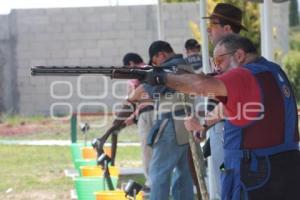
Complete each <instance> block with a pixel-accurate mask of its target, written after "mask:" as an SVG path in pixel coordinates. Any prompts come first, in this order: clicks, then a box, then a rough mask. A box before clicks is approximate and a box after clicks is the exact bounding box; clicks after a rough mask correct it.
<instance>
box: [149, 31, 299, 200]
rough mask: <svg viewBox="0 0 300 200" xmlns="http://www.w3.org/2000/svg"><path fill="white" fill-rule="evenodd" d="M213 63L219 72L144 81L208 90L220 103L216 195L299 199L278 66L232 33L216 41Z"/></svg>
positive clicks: (291, 118)
mask: <svg viewBox="0 0 300 200" xmlns="http://www.w3.org/2000/svg"><path fill="white" fill-rule="evenodd" d="M214 61H215V63H216V64H217V65H218V67H220V68H221V69H222V70H223V71H226V72H225V73H224V74H222V75H219V76H217V77H209V76H205V75H193V74H182V75H178V74H174V73H166V72H164V71H163V70H154V71H153V72H150V73H148V74H147V76H146V77H145V82H147V83H150V84H154V85H155V84H156V85H157V84H159V85H166V86H167V87H169V88H173V89H175V90H176V91H179V92H184V93H188V94H195V93H196V94H204V95H209V94H212V93H213V94H215V96H216V97H217V98H218V99H219V100H220V101H221V102H222V103H223V105H224V108H225V115H226V122H225V132H224V144H223V148H224V165H223V167H222V168H221V171H222V199H226V200H227V199H228V200H229V199H230V200H231V199H234V200H235V199H255V200H257V199H272V200H273V199H278V200H279V199H299V198H300V190H299V185H300V170H299V167H300V152H299V130H298V116H297V106H296V100H295V97H294V94H293V91H292V89H291V86H290V83H289V81H288V78H287V76H286V74H285V73H284V72H283V70H282V69H281V68H280V66H279V65H277V64H275V63H273V62H270V61H268V60H266V59H265V58H263V57H259V56H257V52H256V48H255V46H254V45H253V43H252V42H251V41H250V40H249V39H247V38H244V37H240V36H238V35H228V36H225V37H224V38H222V39H221V40H220V41H219V42H218V43H217V45H216V47H215V50H214ZM209 125H210V124H208V126H209ZM187 128H188V129H189V130H190V131H192V130H193V131H195V130H200V131H201V130H202V127H187ZM212 148H213V147H212Z"/></svg>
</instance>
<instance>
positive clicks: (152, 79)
mask: <svg viewBox="0 0 300 200" xmlns="http://www.w3.org/2000/svg"><path fill="white" fill-rule="evenodd" d="M140 81H142V82H144V83H148V84H150V85H164V84H165V83H166V72H165V71H164V70H163V69H162V68H161V67H157V68H154V69H153V70H151V71H148V72H147V73H146V75H145V77H144V78H143V79H142V80H140Z"/></svg>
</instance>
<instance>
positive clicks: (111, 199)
mask: <svg viewBox="0 0 300 200" xmlns="http://www.w3.org/2000/svg"><path fill="white" fill-rule="evenodd" d="M94 194H95V195H96V200H128V199H127V198H125V192H123V191H121V190H119V191H118V190H116V191H102V192H95V193H94ZM143 199H144V198H143V192H139V193H138V195H136V200H143Z"/></svg>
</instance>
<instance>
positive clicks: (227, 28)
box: [223, 25, 233, 33]
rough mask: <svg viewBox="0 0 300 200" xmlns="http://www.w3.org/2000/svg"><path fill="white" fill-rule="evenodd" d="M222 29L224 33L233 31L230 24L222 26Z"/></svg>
mask: <svg viewBox="0 0 300 200" xmlns="http://www.w3.org/2000/svg"><path fill="white" fill-rule="evenodd" d="M223 29H224V32H225V33H233V31H232V29H231V26H230V25H225V26H223Z"/></svg>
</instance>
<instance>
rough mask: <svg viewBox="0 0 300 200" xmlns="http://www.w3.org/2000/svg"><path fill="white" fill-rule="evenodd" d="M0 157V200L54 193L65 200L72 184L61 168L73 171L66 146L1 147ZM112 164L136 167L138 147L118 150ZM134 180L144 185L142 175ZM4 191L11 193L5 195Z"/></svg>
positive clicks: (138, 160) (56, 197) (31, 197)
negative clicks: (114, 162)
mask: <svg viewBox="0 0 300 200" xmlns="http://www.w3.org/2000/svg"><path fill="white" fill-rule="evenodd" d="M0 157H1V162H0V169H1V170H0V177H1V181H0V199H26V198H28V199H34V198H35V197H34V196H33V195H34V194H48V195H50V194H55V195H56V196H55V197H53V198H54V199H67V198H69V197H68V196H69V193H70V190H71V189H72V188H73V181H72V180H71V178H70V177H66V176H65V174H64V169H70V168H73V163H72V161H71V154H70V147H61V146H14V145H1V146H0ZM132 163H133V166H132ZM116 164H117V165H118V166H124V167H140V166H141V161H140V150H139V147H120V148H119V149H118V154H117V158H116ZM130 178H134V179H135V178H136V177H126V176H123V177H120V182H126V181H128V180H129V179H130ZM137 178H138V181H139V182H141V183H143V182H144V178H143V176H141V175H140V176H137ZM8 190H12V192H10V193H8V194H6V191H8ZM24 195H25V196H24ZM20 196H22V198H20ZM41 199H42V198H41Z"/></svg>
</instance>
